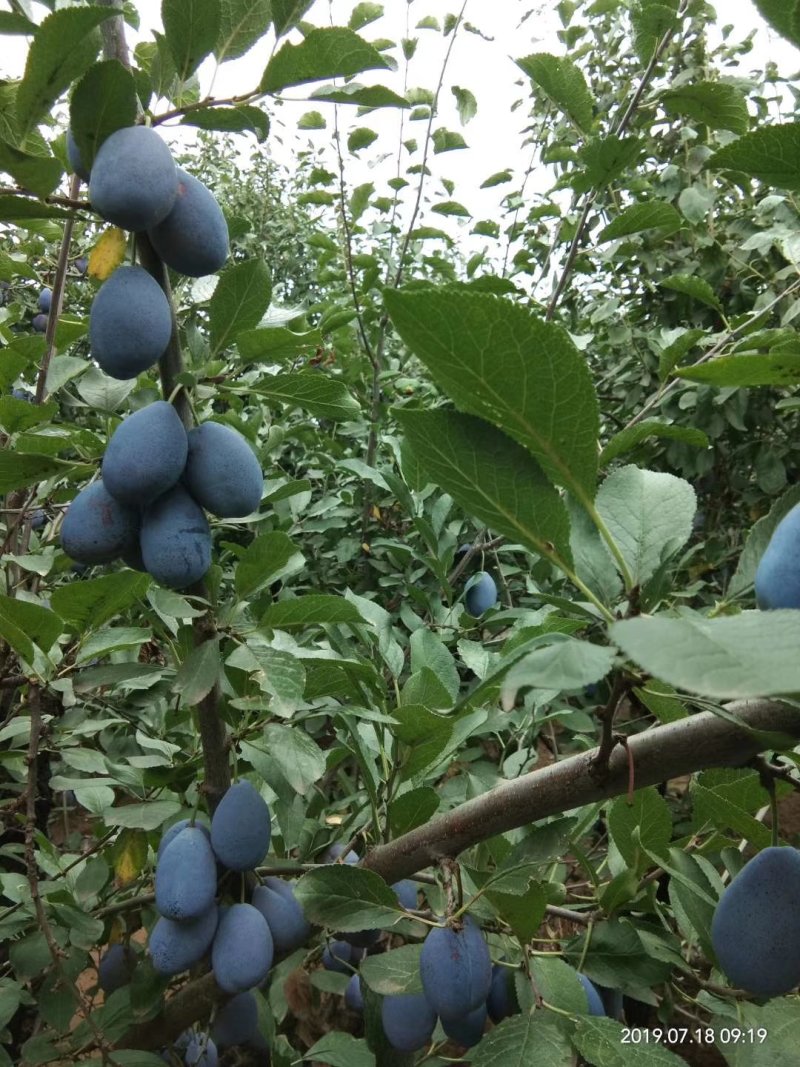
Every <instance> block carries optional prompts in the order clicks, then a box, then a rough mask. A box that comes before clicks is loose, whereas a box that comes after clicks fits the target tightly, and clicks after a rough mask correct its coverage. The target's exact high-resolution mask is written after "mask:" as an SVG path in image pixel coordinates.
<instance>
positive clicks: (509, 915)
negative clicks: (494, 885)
mask: <svg viewBox="0 0 800 1067" xmlns="http://www.w3.org/2000/svg"><path fill="white" fill-rule="evenodd" d="M486 896H487V897H488V899H489V902H490V903H491V904H492V906H493V907H494V908H495V910H496V911H497V914H498V915H499V916H500V918H501V919H502V920H503V922H504V923H507V924H508V925H509V926H510V927H511V929H512V930H513V932H514V935H515V937H518V938H519V940H520V942H522V943H525V942H526V941H530V940H531V938H533V937H535V936H536V932H537V930H538V929H539V926H540V925H541V922H542V919H544V915H545V911H546V909H547V890H546V889H545V887H544V885H542V883H541V882H536V881H531V883H530V885H529V886H528V888H527V889H526V890H525V892H524V893H522V894H517V893H503V892H498V891H496V890H493V889H490V890H489V891H488V892H487V894H486Z"/></svg>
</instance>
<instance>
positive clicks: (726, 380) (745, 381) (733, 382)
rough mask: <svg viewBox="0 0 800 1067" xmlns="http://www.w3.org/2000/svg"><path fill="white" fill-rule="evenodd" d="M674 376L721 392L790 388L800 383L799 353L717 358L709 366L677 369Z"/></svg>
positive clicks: (775, 351) (699, 365) (746, 353)
mask: <svg viewBox="0 0 800 1067" xmlns="http://www.w3.org/2000/svg"><path fill="white" fill-rule="evenodd" d="M675 374H676V375H677V377H679V378H685V379H686V380H687V381H690V382H702V383H703V384H704V385H716V386H718V387H720V388H724V387H733V388H741V389H744V388H750V387H753V386H759V385H777V386H789V385H797V384H798V382H800V352H798V351H797V350H795V351H786V352H781V351H779V350H774V351H772V352H764V353H763V354H758V355H756V354H755V353H751V352H743V353H742V354H741V355H734V356H717V357H716V358H715V359H711V360H709V361H708V363H700V364H695V365H694V366H692V367H678V369H677V370H676V371H675Z"/></svg>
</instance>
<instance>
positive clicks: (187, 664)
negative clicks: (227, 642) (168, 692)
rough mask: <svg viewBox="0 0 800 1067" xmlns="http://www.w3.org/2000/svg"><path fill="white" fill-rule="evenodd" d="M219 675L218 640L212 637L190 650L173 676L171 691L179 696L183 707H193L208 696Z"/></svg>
mask: <svg viewBox="0 0 800 1067" xmlns="http://www.w3.org/2000/svg"><path fill="white" fill-rule="evenodd" d="M219 674H220V655H219V639H218V638H216V637H212V638H209V640H208V641H203V643H202V644H200V645H198V646H197V648H194V649H192V651H191V653H190V654H189V656H188V657H187V659H186V660H184V662H183V663H182V664H181V667H180V670H179V671H178V673H177V675H176V676H175V682H174V684H173V686H172V690H173V692H175V693H178V694H179V695H180V698H181V703H182V704H183V705H184V706H186V707H193V706H194V705H195V704H199V703H200V701H201V700H202V699H203V697H205V696H208V694H209V693H210V692H211V690H212V689H213V688H214V686H215V685H216V683H217V681H218V680H219Z"/></svg>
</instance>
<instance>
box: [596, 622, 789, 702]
mask: <svg viewBox="0 0 800 1067" xmlns="http://www.w3.org/2000/svg"><path fill="white" fill-rule="evenodd" d="M611 639H612V640H613V641H614V642H615V643H616V644H617V645H618V646H619V647H620V648H621V649H622V650H623V652H625V654H626V655H627V656H629V657H630V658H631V659H632V660H633V661H634V662H635V663H638V665H639V666H640V667H643V668H644V669H645V670H646V671H648V672H650V673H651V674H654V675H656V677H657V678H661V679H663V680H664V681H666V682H669V683H670V685H674V686H675V688H676V689H684V690H686V691H687V692H690V693H699V694H701V695H702V696H709V697H717V698H720V699H730V700H737V699H747V698H749V697H757V696H777V695H778V694H781V693H797V692H800V658H798V657H797V656H796V655H795V654H794V652H793V651H792V650H793V649H797V647H798V642H799V641H800V612H796V611H791V610H781V611H744V612H742V613H741V615H736V616H732V617H727V618H722V617H721V618H715V619H707V618H704V617H702V616H699V615H698V616H688V617H685V618H670V617H669V616H666V615H654V616H651V617H646V616H641V617H639V618H636V619H625V620H623V621H622V622H617V623H614V624H613V625H612V626H611Z"/></svg>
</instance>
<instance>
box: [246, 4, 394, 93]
mask: <svg viewBox="0 0 800 1067" xmlns="http://www.w3.org/2000/svg"><path fill="white" fill-rule="evenodd" d="M273 13H274V3H273ZM389 66H390V64H389V62H388V60H387V59H386V58H385V57H384V56H382V55H381V54H380V52H378V51H377V49H375V48H373V47H372V45H371V44H368V42H367V41H365V40H363V38H361V37H359V36H358V34H357V33H354V32H353V31H352V30H348V29H343V28H342V27H335V26H333V27H329V28H326V29H319V30H311V31H310V33H309V34H308V35H307V36H306V37H305V39H304V40H303V41H302V42H301V43H300V44H297V45H295V44H291V43H290V42H288V41H287V42H286V44H284V45H283V46H282V48H281V49H280V51H279V52H278V53H277V54H276V55H274V56H273V57H272V59H270V61H269V63H268V64H267V69H266V70H265V71H264V76H263V77H262V79H261V84H260V86H259V88H260V90H261V91H262V92H264V93H276V92H279V91H280V90H281V89H286V88H288V87H289V86H291V85H302V84H303V83H304V82H315V81H322V79H323V78H348V77H351V76H352V75H354V74H360V73H361V71H362V70H385V69H386V68H388V67H389Z"/></svg>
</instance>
